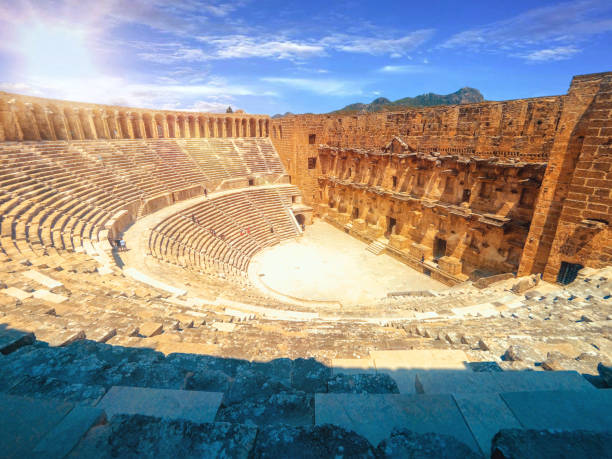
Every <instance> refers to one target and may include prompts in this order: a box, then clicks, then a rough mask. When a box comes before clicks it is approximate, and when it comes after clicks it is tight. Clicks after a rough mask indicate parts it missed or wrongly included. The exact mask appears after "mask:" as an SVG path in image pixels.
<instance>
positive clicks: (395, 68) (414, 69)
mask: <svg viewBox="0 0 612 459" xmlns="http://www.w3.org/2000/svg"><path fill="white" fill-rule="evenodd" d="M427 70H428V68H427V67H426V66H424V65H385V66H384V67H381V68H380V69H378V71H379V72H382V73H423V72H426V71H427Z"/></svg>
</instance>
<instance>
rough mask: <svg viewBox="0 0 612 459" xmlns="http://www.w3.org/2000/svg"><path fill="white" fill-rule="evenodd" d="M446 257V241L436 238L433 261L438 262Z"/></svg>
mask: <svg viewBox="0 0 612 459" xmlns="http://www.w3.org/2000/svg"><path fill="white" fill-rule="evenodd" d="M445 255H446V240H445V239H440V238H439V237H437V238H436V239H435V240H434V250H433V256H434V260H438V259H440V258H442V257H443V256H445Z"/></svg>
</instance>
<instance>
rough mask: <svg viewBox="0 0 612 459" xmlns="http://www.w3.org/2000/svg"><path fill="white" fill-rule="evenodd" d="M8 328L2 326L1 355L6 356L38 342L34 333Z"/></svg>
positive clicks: (0, 328) (0, 329)
mask: <svg viewBox="0 0 612 459" xmlns="http://www.w3.org/2000/svg"><path fill="white" fill-rule="evenodd" d="M6 327H7V326H6V325H0V353H2V354H4V355H6V354H10V353H11V352H14V351H16V350H17V349H19V348H20V347H23V346H28V345H30V344H32V343H34V341H36V337H35V336H34V333H31V332H26V331H21V330H16V329H12V328H6Z"/></svg>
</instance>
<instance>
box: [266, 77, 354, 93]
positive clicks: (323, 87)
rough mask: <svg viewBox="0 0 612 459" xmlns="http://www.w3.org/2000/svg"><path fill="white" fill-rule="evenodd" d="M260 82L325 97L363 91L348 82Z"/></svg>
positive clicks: (307, 79)
mask: <svg viewBox="0 0 612 459" xmlns="http://www.w3.org/2000/svg"><path fill="white" fill-rule="evenodd" d="M261 80H262V81H265V82H266V83H272V84H280V85H283V86H288V87H290V88H293V89H298V90H300V91H307V92H312V93H315V94H321V95H327V96H330V95H334V96H346V95H359V94H363V90H362V89H361V86H360V85H359V84H358V83H357V82H354V81H348V80H335V79H311V78H283V77H266V78H262V79H261Z"/></svg>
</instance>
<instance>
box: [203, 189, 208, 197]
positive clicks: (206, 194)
mask: <svg viewBox="0 0 612 459" xmlns="http://www.w3.org/2000/svg"><path fill="white" fill-rule="evenodd" d="M204 197H205V198H208V189H207V188H204Z"/></svg>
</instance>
